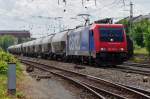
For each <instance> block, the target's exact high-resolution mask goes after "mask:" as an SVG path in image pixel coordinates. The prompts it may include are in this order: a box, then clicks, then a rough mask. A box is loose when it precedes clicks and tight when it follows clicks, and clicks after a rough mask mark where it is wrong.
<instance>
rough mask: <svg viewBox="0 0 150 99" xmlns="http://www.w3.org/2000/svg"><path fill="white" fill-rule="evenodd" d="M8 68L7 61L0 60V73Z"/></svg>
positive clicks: (5, 71) (4, 72)
mask: <svg viewBox="0 0 150 99" xmlns="http://www.w3.org/2000/svg"><path fill="white" fill-rule="evenodd" d="M7 70H8V66H7V63H6V62H5V61H0V74H6V73H7Z"/></svg>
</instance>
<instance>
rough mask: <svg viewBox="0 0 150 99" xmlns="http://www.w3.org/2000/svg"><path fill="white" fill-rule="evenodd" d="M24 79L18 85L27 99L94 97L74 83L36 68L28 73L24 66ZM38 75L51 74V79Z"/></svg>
mask: <svg viewBox="0 0 150 99" xmlns="http://www.w3.org/2000/svg"><path fill="white" fill-rule="evenodd" d="M23 69H24V71H23V73H24V75H25V77H24V80H23V81H21V82H20V83H19V84H18V85H19V88H20V90H22V92H23V93H24V95H25V98H26V99H94V98H93V96H92V95H91V94H89V93H88V92H86V91H85V90H82V89H81V88H78V86H74V85H73V84H71V83H69V82H67V81H66V80H63V79H61V78H59V77H56V76H54V75H51V74H49V73H47V72H43V71H39V70H37V69H34V72H31V73H26V71H25V66H23ZM38 75H50V76H51V78H50V79H40V80H37V79H36V78H37V76H38Z"/></svg>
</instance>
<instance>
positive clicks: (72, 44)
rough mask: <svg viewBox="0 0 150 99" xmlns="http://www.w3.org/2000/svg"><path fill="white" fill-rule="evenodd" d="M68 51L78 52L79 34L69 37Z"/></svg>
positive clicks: (72, 34)
mask: <svg viewBox="0 0 150 99" xmlns="http://www.w3.org/2000/svg"><path fill="white" fill-rule="evenodd" d="M69 50H80V32H75V33H71V34H70V35H69Z"/></svg>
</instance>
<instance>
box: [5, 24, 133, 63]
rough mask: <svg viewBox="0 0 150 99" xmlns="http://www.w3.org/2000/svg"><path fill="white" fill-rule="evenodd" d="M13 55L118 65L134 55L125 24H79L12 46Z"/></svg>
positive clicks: (10, 49)
mask: <svg viewBox="0 0 150 99" xmlns="http://www.w3.org/2000/svg"><path fill="white" fill-rule="evenodd" d="M8 51H9V52H10V53H12V54H22V55H24V56H30V57H41V58H47V59H53V60H62V61H66V62H75V63H87V64H96V65H99V66H100V65H101V66H103V65H117V64H121V63H123V62H124V61H126V60H128V59H129V58H130V57H132V55H133V43H132V40H131V39H130V38H129V37H128V36H126V32H125V30H124V26H123V25H122V24H98V23H93V24H92V25H90V26H84V27H77V28H75V29H70V30H66V31H63V32H60V33H56V34H51V35H49V36H47V37H43V38H39V39H36V40H33V41H29V42H25V43H22V44H18V45H14V46H10V47H9V48H8Z"/></svg>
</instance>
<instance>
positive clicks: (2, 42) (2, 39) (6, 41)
mask: <svg viewBox="0 0 150 99" xmlns="http://www.w3.org/2000/svg"><path fill="white" fill-rule="evenodd" d="M16 41H17V40H16V38H15V37H13V36H10V35H4V36H0V48H2V49H3V50H5V51H7V48H8V47H9V46H10V45H14V44H15V42H16Z"/></svg>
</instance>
